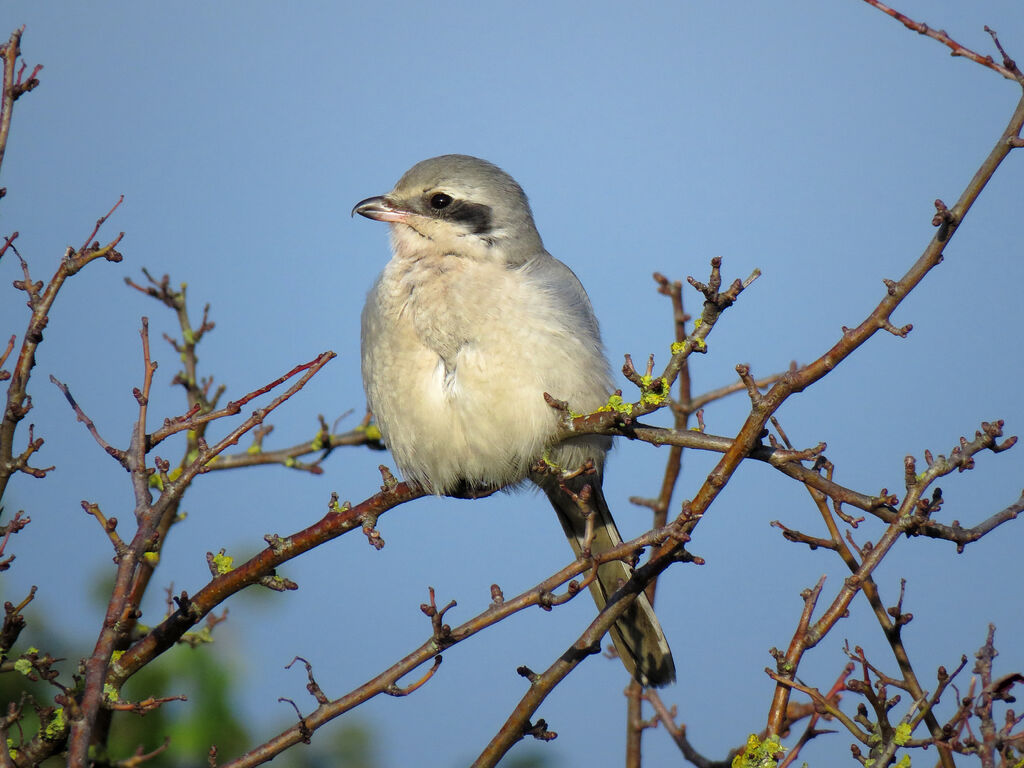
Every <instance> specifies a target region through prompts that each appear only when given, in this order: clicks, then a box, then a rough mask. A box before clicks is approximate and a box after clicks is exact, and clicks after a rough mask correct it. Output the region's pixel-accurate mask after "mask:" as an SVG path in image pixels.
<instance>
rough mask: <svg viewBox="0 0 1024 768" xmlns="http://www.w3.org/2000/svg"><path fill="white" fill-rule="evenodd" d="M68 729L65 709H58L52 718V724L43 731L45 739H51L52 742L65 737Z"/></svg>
mask: <svg viewBox="0 0 1024 768" xmlns="http://www.w3.org/2000/svg"><path fill="white" fill-rule="evenodd" d="M66 729H67V722H66V721H65V720H64V707H57V708H56V709H55V710H53V717H52V718H50V722H48V723H47V724H46V728H44V729H43V738H46V739H50V740H51V741H52V740H53V739H57V738H60V737H61V736H62V735H64V731H65V730H66Z"/></svg>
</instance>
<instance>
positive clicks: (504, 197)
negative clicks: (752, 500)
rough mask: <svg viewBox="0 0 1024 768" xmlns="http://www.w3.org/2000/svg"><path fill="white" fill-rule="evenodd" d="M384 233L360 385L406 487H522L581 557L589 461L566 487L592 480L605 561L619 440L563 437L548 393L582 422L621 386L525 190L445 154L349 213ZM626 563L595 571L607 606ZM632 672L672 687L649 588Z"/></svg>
mask: <svg viewBox="0 0 1024 768" xmlns="http://www.w3.org/2000/svg"><path fill="white" fill-rule="evenodd" d="M353 213H358V214H360V215H362V216H365V217H367V218H370V219H376V220H377V221H386V222H388V223H389V224H390V225H391V247H392V251H393V256H392V258H391V261H389V262H388V263H387V265H386V266H385V267H384V271H383V272H381V274H380V276H379V277H378V278H377V281H376V283H375V284H374V286H373V288H372V289H371V290H370V294H369V296H368V298H367V300H366V306H365V307H364V309H363V316H362V369H363V385H364V387H365V388H366V397H367V400H368V404H369V407H370V410H371V411H372V412H373V415H374V418H375V419H376V422H377V425H378V426H379V427H380V431H381V434H382V435H383V437H384V442H385V443H386V444H387V446H388V448H389V449H390V450H391V453H392V455H393V456H394V459H395V462H396V463H397V464H398V467H399V469H400V470H401V472H402V474H403V475H404V477H405V479H406V480H407V481H409V482H412V483H416V484H418V485H420V486H421V487H423V488H424V489H426V490H428V491H430V492H433V493H437V494H457V495H458V494H461V495H466V494H467V493H472V492H473V491H490V490H494V489H497V488H506V487H509V486H514V485H516V484H518V483H521V482H522V481H524V480H526V479H530V480H532V481H533V482H534V483H536V484H537V485H539V486H540V487H541V488H542V489H543V490H544V491H545V493H546V494H547V495H548V498H549V499H550V500H551V503H552V505H553V506H554V508H555V511H556V512H557V513H558V519H559V520H560V521H561V523H562V527H563V529H564V530H565V535H566V537H567V538H568V539H569V543H570V544H571V545H572V547H573V550H574V551H575V552H576V554H577V556H579V554H580V552H581V549H582V547H583V546H584V543H585V518H584V516H583V515H582V513H581V512H580V510H579V508H578V506H577V505H576V503H575V502H574V501H573V500H572V498H571V497H570V496H568V495H567V494H566V493H565V492H564V490H562V489H561V488H560V486H559V477H558V476H557V475H558V473H552V472H550V471H548V472H540V471H538V470H536V469H535V466H536V465H537V464H538V461H540V460H541V459H544V460H545V461H546V464H547V466H548V467H554V468H556V469H557V470H559V471H560V472H561V473H563V475H564V474H566V473H572V472H573V471H576V470H579V469H580V468H581V467H583V466H584V465H585V464H586V463H587V462H588V461H589V462H592V464H593V469H594V471H593V472H590V473H583V474H577V475H576V476H574V477H571V478H570V479H568V480H563V482H564V483H565V484H566V485H567V487H568V488H569V489H570V490H572V491H574V492H577V493H578V492H579V491H580V490H582V488H583V486H584V485H588V484H589V485H590V486H591V492H592V497H591V503H592V506H593V507H594V514H595V524H594V536H593V539H592V541H591V552H592V553H593V554H600V553H601V552H604V551H606V550H608V549H609V548H611V547H614V546H617V545H618V544H620V543H621V542H622V539H621V537H620V536H619V532H618V530H617V529H616V527H615V522H614V520H612V516H611V513H610V512H609V510H608V505H607V504H606V503H605V500H604V496H603V494H602V493H601V476H602V471H603V465H604V458H605V454H606V453H607V451H608V449H609V448H610V447H611V439H610V438H609V437H605V436H601V435H585V436H580V437H575V438H571V439H569V440H564V441H562V442H556V440H555V438H556V434H557V432H558V427H559V414H558V412H557V411H556V410H555V409H554V408H552V407H551V406H550V405H548V403H547V402H546V401H545V398H544V393H545V392H546V393H548V394H549V395H551V396H552V397H554V398H557V399H558V400H563V401H565V402H567V403H568V404H569V407H570V408H571V409H572V410H573V411H576V412H580V413H586V412H590V411H594V410H595V409H597V408H598V407H600V406H602V405H604V404H606V403H607V401H608V395H609V394H610V393H611V392H612V391H613V389H614V385H613V383H612V379H611V375H610V373H609V369H608V363H607V361H606V360H605V357H604V351H603V348H602V344H601V336H600V331H599V330H598V325H597V319H596V318H595V317H594V311H593V309H592V308H591V305H590V299H589V298H588V297H587V293H586V291H584V290H583V286H582V285H581V284H580V281H579V280H578V279H577V277H576V275H574V274H573V272H572V270H570V269H569V268H568V267H567V266H565V264H563V263H562V262H560V261H558V260H557V259H555V258H554V257H552V256H551V254H549V253H548V252H547V251H545V250H544V245H543V243H542V242H541V238H540V235H539V234H538V232H537V228H536V227H535V226H534V223H533V215H532V213H531V212H530V205H529V203H528V202H527V200H526V195H525V194H524V193H523V190H522V188H520V186H519V185H518V184H517V183H516V182H515V180H514V179H512V177H511V176H509V175H508V174H507V173H505V172H504V171H502V170H501V169H500V168H498V167H497V166H495V165H492V164H491V163H488V162H487V161H485V160H480V159H477V158H475V157H468V156H466V155H443V156H441V157H434V158H431V159H429V160H424V161H423V162H421V163H418V164H416V165H414V166H413V167H412V168H410V169H409V170H408V171H407V172H406V173H405V175H404V176H402V178H401V179H399V181H398V184H396V185H395V188H394V189H393V190H391V192H389V193H388V194H386V195H383V196H381V197H371V198H368V199H366V200H363V201H362V202H360V203H358V204H357V205H356V206H355V208H354V209H353ZM631 573H632V569H631V568H630V567H629V565H627V564H626V563H624V562H622V561H619V560H614V561H612V562H609V563H605V564H603V565H601V566H600V568H599V570H598V577H597V579H596V580H595V581H594V582H593V583H592V584H591V593H592V595H593V597H594V600H595V601H596V602H597V606H598V608H599V609H601V608H603V607H604V606H605V604H606V602H607V599H608V597H609V596H611V594H612V593H613V592H615V591H616V590H617V589H618V588H619V586H620V585H621V584H622V583H623V582H624V581H625V580H626V579H628V578H629V577H630V574H631ZM611 636H612V640H613V642H614V643H615V647H616V649H617V650H618V653H619V656H620V657H621V659H622V661H623V663H624V664H625V666H626V668H627V669H628V670H629V672H630V673H631V674H632V675H633V676H634V677H635V678H636V679H637V680H638V681H640V682H641V683H643V684H644V685H655V686H660V685H665V684H667V683H669V682H671V681H672V680H674V679H675V666H674V664H673V661H672V653H671V651H670V650H669V647H668V643H667V641H666V640H665V635H664V633H663V632H662V630H661V625H660V624H659V623H658V619H657V617H656V616H655V615H654V609H653V608H652V607H651V604H650V602H649V601H648V600H647V597H646V596H645V595H644V594H640V595H639V597H637V599H636V600H635V602H634V604H633V606H632V607H631V608H630V610H629V611H628V612H627V613H625V614H624V615H623V617H622V618H621V619H620V620H619V621H618V622H617V623H616V624H615V626H614V627H612V630H611Z"/></svg>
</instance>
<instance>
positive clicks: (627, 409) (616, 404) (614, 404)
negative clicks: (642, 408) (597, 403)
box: [597, 395, 633, 416]
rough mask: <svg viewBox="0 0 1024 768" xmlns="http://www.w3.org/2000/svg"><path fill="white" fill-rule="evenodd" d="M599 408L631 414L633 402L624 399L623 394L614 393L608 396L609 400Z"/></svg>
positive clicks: (599, 410)
mask: <svg viewBox="0 0 1024 768" xmlns="http://www.w3.org/2000/svg"><path fill="white" fill-rule="evenodd" d="M597 410H598V412H601V411H614V412H615V413H624V414H626V415H627V416H629V415H630V414H632V413H633V404H632V403H627V402H626V401H624V400H623V399H622V395H612V396H611V397H609V398H608V402H607V403H606V404H605V405H602V406H601V407H600V408H598V409H597Z"/></svg>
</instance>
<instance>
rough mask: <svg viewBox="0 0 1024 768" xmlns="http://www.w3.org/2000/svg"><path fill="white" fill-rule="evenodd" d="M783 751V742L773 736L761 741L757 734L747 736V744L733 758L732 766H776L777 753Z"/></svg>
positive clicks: (738, 767) (759, 767) (763, 767)
mask: <svg viewBox="0 0 1024 768" xmlns="http://www.w3.org/2000/svg"><path fill="white" fill-rule="evenodd" d="M782 752H783V746H782V743H781V742H780V741H779V740H778V738H775V737H772V738H770V739H765V740H764V741H761V740H760V739H759V738H757V736H756V735H754V734H750V736H748V737H747V746H746V749H744V750H743V752H742V753H740V754H738V755H736V757H734V758H733V759H732V768H776V766H778V764H779V761H778V760H777V759H776V755H779V754H781V753H782Z"/></svg>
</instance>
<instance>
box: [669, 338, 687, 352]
mask: <svg viewBox="0 0 1024 768" xmlns="http://www.w3.org/2000/svg"><path fill="white" fill-rule="evenodd" d="M684 349H686V342H685V341H673V342H672V354H673V355H678V354H679V353H680V352H682V351H683V350H684Z"/></svg>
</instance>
